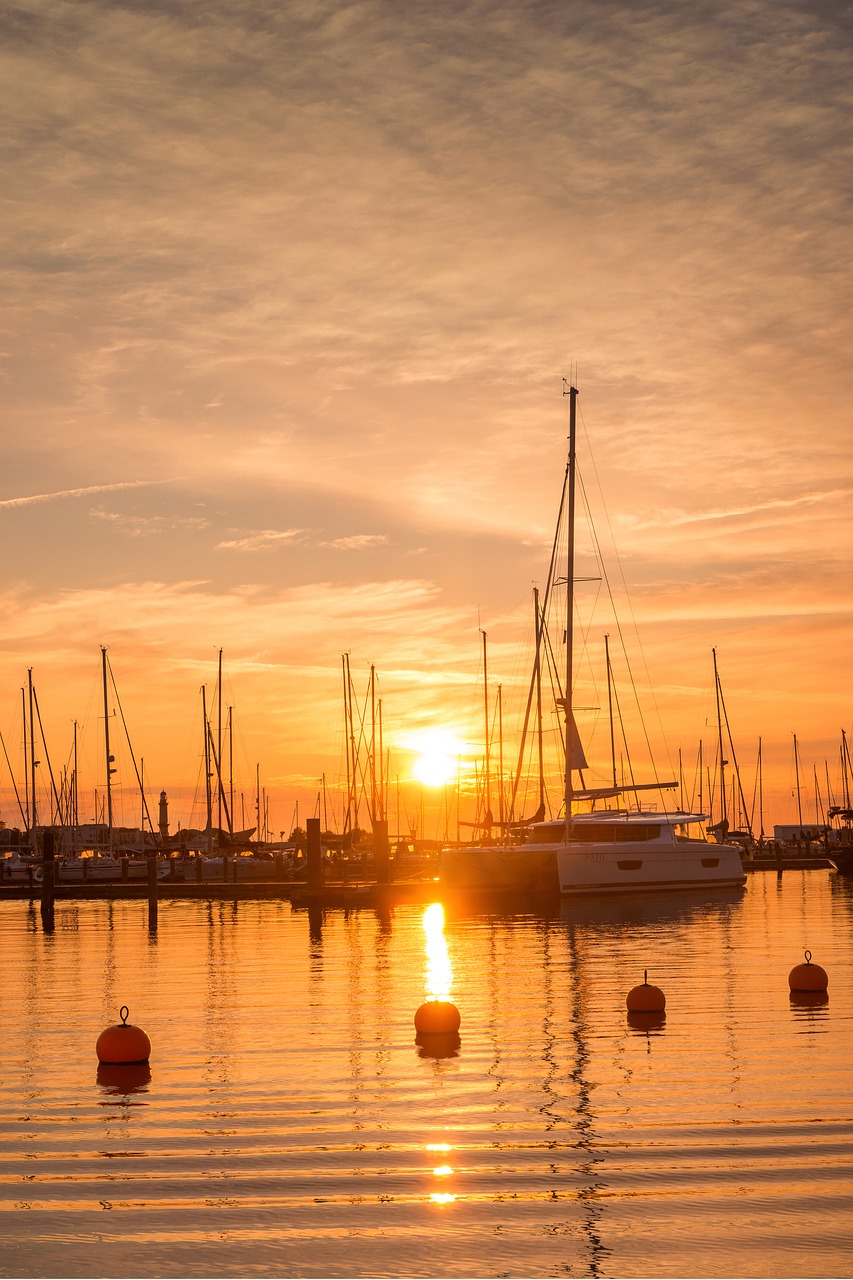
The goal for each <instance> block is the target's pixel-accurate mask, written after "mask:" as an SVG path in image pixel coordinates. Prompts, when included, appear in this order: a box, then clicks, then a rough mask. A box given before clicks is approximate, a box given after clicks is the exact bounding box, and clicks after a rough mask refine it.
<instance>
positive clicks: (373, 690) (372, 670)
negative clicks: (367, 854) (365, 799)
mask: <svg viewBox="0 0 853 1280" xmlns="http://www.w3.org/2000/svg"><path fill="white" fill-rule="evenodd" d="M370 825H371V827H375V826H376V667H375V666H374V664H373V663H372V662H371V664H370Z"/></svg>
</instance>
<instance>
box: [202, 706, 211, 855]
mask: <svg viewBox="0 0 853 1280" xmlns="http://www.w3.org/2000/svg"><path fill="white" fill-rule="evenodd" d="M201 719H202V731H203V733H204V800H205V811H206V814H207V853H208V856H211V855H212V854H213V800H212V797H211V794H210V778H211V773H212V770H211V768H210V725H209V724H208V723H207V689H206V688H205V686H204V685H202V686H201Z"/></svg>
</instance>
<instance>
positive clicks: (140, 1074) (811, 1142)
mask: <svg viewBox="0 0 853 1280" xmlns="http://www.w3.org/2000/svg"><path fill="white" fill-rule="evenodd" d="M140 906H141V904H140V903H135V902H129V901H122V900H111V901H104V900H101V901H98V900H94V899H92V898H86V899H71V898H68V899H63V900H61V901H60V900H57V902H56V907H55V927H54V932H52V933H46V932H45V931H44V929H43V927H42V923H41V921H40V919H39V911H38V903H37V901H36V900H33V901H31V902H24V901H8V900H3V901H0V946H2V952H3V956H4V966H5V969H6V972H7V974H8V973H12V974H14V975H15V980H14V981H13V982H11V983H8V982H7V984H6V990H5V993H4V999H3V1001H2V1004H0V1035H2V1036H3V1041H4V1045H5V1046H6V1050H5V1056H4V1072H3V1078H2V1081H0V1107H2V1112H3V1114H4V1116H5V1119H4V1122H3V1125H2V1130H1V1131H0V1189H2V1196H1V1197H0V1231H2V1235H3V1239H4V1254H3V1262H2V1267H3V1270H4V1271H5V1272H6V1274H10V1275H17V1276H24V1275H39V1276H59V1275H63V1276H69V1277H86V1276H106V1275H109V1276H114V1277H132V1276H137V1275H139V1274H141V1273H143V1272H144V1273H145V1274H156V1275H162V1276H166V1277H170V1276H174V1277H179V1276H185V1275H188V1274H191V1275H197V1276H217V1275H242V1274H244V1273H246V1272H247V1271H249V1270H251V1271H252V1272H253V1274H256V1275H261V1276H270V1277H273V1276H281V1275H304V1276H312V1277H313V1276H317V1277H321V1276H327V1275H329V1274H342V1273H343V1272H344V1271H346V1273H347V1274H349V1275H355V1276H361V1275H363V1276H368V1275H377V1274H389V1273H394V1274H407V1275H408V1274H411V1275H424V1276H426V1275H436V1274H449V1273H450V1272H452V1273H453V1274H455V1275H461V1276H471V1277H478V1276H484V1275H498V1274H506V1273H508V1274H511V1275H514V1276H516V1275H517V1276H531V1277H536V1276H543V1275H552V1274H556V1273H559V1272H562V1273H564V1274H565V1273H570V1274H578V1275H585V1276H590V1277H594V1276H608V1275H610V1276H627V1277H633V1276H636V1277H644V1276H649V1275H656V1274H661V1275H680V1276H732V1275H735V1274H738V1275H745V1276H763V1275H770V1274H772V1275H778V1276H781V1277H796V1276H815V1277H817V1276H822V1277H823V1276H827V1277H834V1276H839V1277H841V1276H843V1275H844V1274H845V1273H846V1270H847V1267H846V1262H845V1261H844V1259H845V1256H846V1246H845V1243H844V1241H845V1239H846V1233H847V1230H848V1224H846V1222H845V1220H844V1217H843V1213H842V1210H841V1206H842V1204H844V1203H846V1199H847V1197H848V1196H849V1192H850V1177H849V1166H848V1161H847V1152H848V1150H849V1144H850V1142H851V1140H853V1132H851V1124H850V1117H849V1107H848V1101H849V1098H848V1093H849V1090H848V1077H849V1071H848V1063H849V1059H850V1054H851V1052H853V1016H851V1009H853V982H851V976H850V966H849V959H848V942H849V930H850V927H851V924H853V887H852V886H851V883H850V881H849V880H847V879H846V878H844V877H839V876H837V875H836V873H834V872H832V871H830V870H813V871H797V870H793V869H792V870H790V871H786V872H785V874H784V875H782V876H781V877H779V876H778V875H777V874H776V873H775V872H769V871H768V872H763V871H759V872H756V873H754V874H752V875H750V877H749V882H748V886H747V890H746V892H737V891H727V890H717V891H713V892H710V893H708V892H705V893H701V892H700V893H698V894H693V895H685V894H675V895H673V894H669V895H667V894H662V895H655V894H648V895H636V896H633V897H627V898H626V897H621V898H615V897H614V898H610V899H607V900H605V901H602V900H598V901H593V900H586V901H583V902H582V901H580V900H571V901H567V902H566V901H564V902H562V903H561V902H559V901H556V902H552V903H551V904H549V905H547V906H543V905H541V904H539V905H536V904H520V905H519V906H518V907H517V909H516V910H514V911H513V912H511V913H508V912H507V910H506V908H505V907H501V906H499V905H495V904H494V903H492V904H484V903H482V902H480V903H471V902H468V903H465V902H461V901H458V900H456V899H455V898H450V897H448V896H447V895H443V894H441V893H438V894H434V895H433V897H432V902H431V905H428V906H425V905H423V904H415V903H394V902H391V903H387V904H384V905H383V904H378V903H372V904H370V905H367V904H363V905H362V906H361V907H360V908H355V909H351V908H344V907H335V906H332V905H327V906H325V907H323V908H322V909H318V910H316V911H312V910H310V909H309V910H303V909H299V908H296V907H295V906H292V905H291V904H290V903H289V902H288V901H286V900H284V899H280V900H258V899H254V900H252V899H234V900H231V901H228V900H225V901H222V900H216V899H213V898H209V899H208V900H207V901H194V900H191V899H187V898H184V899H181V898H177V897H176V898H171V899H168V900H164V902H163V903H162V904H161V911H160V917H159V927H158V929H157V932H156V935H152V934H151V933H150V932H149V931H148V930H147V929H145V928H144V927H140V925H141V916H140V910H139V908H140ZM805 947H810V948H811V951H812V953H813V955H814V959H815V962H817V963H820V964H821V965H822V966H823V967H824V969H825V970H826V972H827V974H828V975H829V990H828V993H824V994H823V995H822V996H819V997H806V996H803V997H797V996H796V995H795V994H793V993H790V992H789V990H788V982H787V975H788V972H789V970H790V969H791V968H792V966H793V965H795V964H796V963H797V962H798V961H802V958H803V949H804V948H805ZM644 968H645V969H647V971H648V977H649V981H650V982H653V983H656V984H657V985H658V986H659V987H660V988H662V989H663V990H664V991H665V993H666V1012H665V1016H660V1015H633V1014H630V1013H626V1008H625V998H626V992H627V991H628V990H629V988H631V987H632V986H634V984H635V983H637V982H642V978H643V969H644ZM520 975H523V981H520V980H519V979H520ZM435 992H441V993H442V994H443V995H444V996H445V997H449V998H450V999H451V1000H452V1001H453V1002H454V1004H455V1005H456V1007H457V1008H458V1009H459V1012H460V1014H461V1026H460V1028H459V1032H458V1035H456V1037H455V1038H454V1037H450V1038H443V1037H438V1038H437V1039H436V1040H435V1041H434V1042H433V1043H429V1042H428V1041H429V1037H427V1040H426V1041H425V1040H424V1038H423V1037H421V1036H417V1035H416V1032H415V1028H414V1025H413V1015H414V1013H415V1010H416V1009H417V1007H418V1005H419V1004H420V1003H421V1001H422V1000H423V999H424V998H425V996H426V997H429V996H430V994H431V993H435ZM120 1006H127V1007H128V1008H129V1013H130V1021H131V1022H133V1023H135V1024H137V1025H139V1026H141V1027H142V1028H144V1030H145V1032H146V1033H147V1035H148V1036H149V1037H150V1042H151V1052H150V1061H149V1062H147V1063H145V1064H143V1065H141V1066H136V1067H133V1066H131V1067H107V1066H103V1065H101V1066H99V1065H98V1063H97V1061H96V1057H95V1042H96V1039H97V1038H98V1036H99V1034H100V1033H101V1031H102V1030H103V1029H104V1028H105V1027H107V1026H108V1024H111V1023H115V1022H117V1020H118V1014H119V1008H120ZM700 1226H701V1229H699V1227H700ZM344 1259H345V1261H344Z"/></svg>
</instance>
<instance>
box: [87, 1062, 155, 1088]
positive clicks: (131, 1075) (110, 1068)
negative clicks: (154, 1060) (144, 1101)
mask: <svg viewBox="0 0 853 1280" xmlns="http://www.w3.org/2000/svg"><path fill="white" fill-rule="evenodd" d="M97 1081H98V1084H99V1085H100V1086H101V1087H102V1088H103V1089H106V1091H107V1093H112V1094H123V1095H125V1096H127V1095H128V1094H131V1093H142V1092H143V1091H144V1090H145V1089H146V1087H147V1086H148V1085H149V1084H150V1083H151V1067H150V1065H149V1063H147V1062H99V1063H98V1075H97Z"/></svg>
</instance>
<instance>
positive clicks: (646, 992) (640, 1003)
mask: <svg viewBox="0 0 853 1280" xmlns="http://www.w3.org/2000/svg"><path fill="white" fill-rule="evenodd" d="M625 1004H626V1006H627V1008H628V1010H629V1012H631V1013H660V1012H662V1010H664V1009H665V1008H666V996H665V995H664V993H663V992H662V991H661V989H660V987H654V986H652V984H651V983H650V982H649V971H648V969H644V970H643V981H642V982H641V983H640V985H639V986H638V987H632V988H631V990H630V991H629V992H628V994H627V996H626V997H625Z"/></svg>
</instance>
